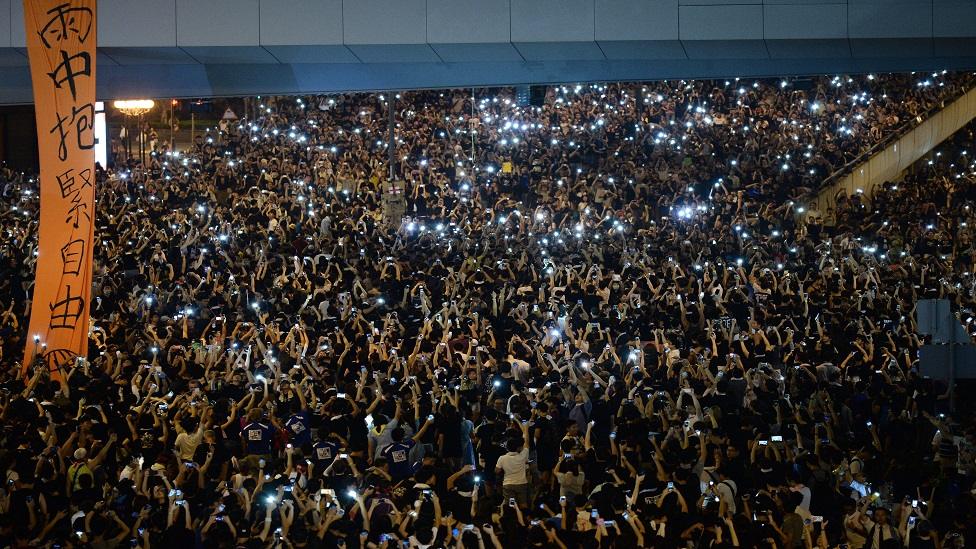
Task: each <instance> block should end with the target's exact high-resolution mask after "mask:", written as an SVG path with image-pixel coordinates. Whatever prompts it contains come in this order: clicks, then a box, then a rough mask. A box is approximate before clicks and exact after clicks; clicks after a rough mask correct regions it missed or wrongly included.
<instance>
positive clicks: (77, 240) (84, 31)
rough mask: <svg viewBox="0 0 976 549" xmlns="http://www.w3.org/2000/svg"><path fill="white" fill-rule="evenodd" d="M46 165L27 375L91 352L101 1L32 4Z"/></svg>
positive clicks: (31, 50) (54, 369)
mask: <svg viewBox="0 0 976 549" xmlns="http://www.w3.org/2000/svg"><path fill="white" fill-rule="evenodd" d="M24 27H25V30H26V35H27V54H28V57H29V59H30V70H31V81H32V83H33V86H34V105H35V111H36V116H37V141H38V149H39V152H40V161H41V220H40V228H39V236H38V256H37V272H36V273H35V275H34V276H35V279H34V280H35V282H34V295H33V297H32V299H31V317H30V328H29V331H28V333H27V348H26V349H25V351H24V363H23V369H24V371H26V370H27V369H28V368H29V367H30V366H31V365H32V364H33V363H34V361H35V360H37V359H38V358H42V359H43V361H44V364H45V365H46V366H47V368H48V369H49V370H50V371H51V373H52V375H55V376H57V375H58V372H59V370H60V369H61V368H63V367H70V366H71V365H73V363H74V359H75V358H76V357H78V356H87V354H88V329H89V326H88V316H89V310H90V307H89V303H90V300H91V292H92V252H93V250H92V242H93V239H94V222H95V186H94V185H95V150H94V147H95V131H94V130H95V37H96V31H95V0H24Z"/></svg>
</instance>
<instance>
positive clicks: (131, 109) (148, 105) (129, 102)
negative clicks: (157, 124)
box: [112, 99, 156, 116]
mask: <svg viewBox="0 0 976 549" xmlns="http://www.w3.org/2000/svg"><path fill="white" fill-rule="evenodd" d="M112 106H113V107H115V108H116V109H118V110H119V111H120V112H122V114H124V115H126V116H139V115H143V114H146V113H147V112H149V111H151V110H152V108H153V107H155V106H156V102H155V101H153V100H152V99H124V100H119V101H115V102H113V103H112Z"/></svg>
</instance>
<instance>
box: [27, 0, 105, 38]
mask: <svg viewBox="0 0 976 549" xmlns="http://www.w3.org/2000/svg"><path fill="white" fill-rule="evenodd" d="M47 15H49V16H50V19H48V21H47V24H45V25H44V26H43V27H41V30H40V31H38V33H37V34H39V35H40V37H41V42H43V43H44V47H46V48H50V47H51V45H52V44H53V43H61V42H64V41H66V40H69V39H70V38H71V36H75V37H77V38H78V42H79V43H81V44H84V43H85V40H88V35H89V34H91V27H92V10H91V8H86V7H81V6H75V7H72V6H71V4H68V3H65V4H60V5H57V6H55V7H53V8H51V9H50V10H48V12H47Z"/></svg>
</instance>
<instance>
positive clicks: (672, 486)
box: [668, 482, 674, 492]
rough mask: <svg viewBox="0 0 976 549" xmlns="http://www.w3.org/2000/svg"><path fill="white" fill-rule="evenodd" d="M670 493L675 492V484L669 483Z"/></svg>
mask: <svg viewBox="0 0 976 549" xmlns="http://www.w3.org/2000/svg"><path fill="white" fill-rule="evenodd" d="M668 492H674V483H673V482H668Z"/></svg>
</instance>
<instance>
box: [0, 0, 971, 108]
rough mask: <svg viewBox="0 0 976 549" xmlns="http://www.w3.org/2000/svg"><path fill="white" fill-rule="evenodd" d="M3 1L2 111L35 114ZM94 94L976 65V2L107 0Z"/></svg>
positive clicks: (19, 13) (13, 2)
mask: <svg viewBox="0 0 976 549" xmlns="http://www.w3.org/2000/svg"><path fill="white" fill-rule="evenodd" d="M22 1H23V0H0V81H2V82H3V85H0V103H10V102H24V101H30V93H29V78H28V76H27V68H26V64H27V58H26V55H25V51H24V44H25V39H24V27H23V4H22ZM98 13H99V22H98V26H99V29H98V30H99V36H98V39H99V44H100V45H101V47H100V49H99V59H98V62H99V65H98V66H99V77H100V78H99V97H100V98H102V99H113V98H119V97H121V96H157V97H166V96H184V97H185V96H202V95H227V94H240V93H303V92H310V91H333V90H346V89H390V88H407V87H446V86H466V85H499V84H518V83H530V82H571V81H601V80H613V79H634V80H641V79H660V78H676V77H725V76H752V75H755V76H776V75H780V74H813V73H824V72H827V73H830V72H882V71H886V70H936V69H942V68H976V1H974V0H99V2H98Z"/></svg>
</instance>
